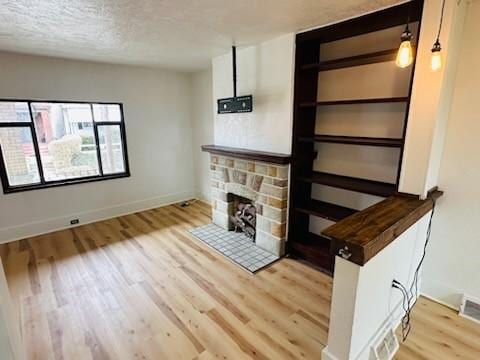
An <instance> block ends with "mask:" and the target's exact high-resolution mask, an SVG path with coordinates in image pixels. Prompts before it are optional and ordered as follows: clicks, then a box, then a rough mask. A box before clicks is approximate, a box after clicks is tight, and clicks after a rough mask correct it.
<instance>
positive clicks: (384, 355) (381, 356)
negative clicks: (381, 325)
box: [370, 328, 399, 360]
mask: <svg viewBox="0 0 480 360" xmlns="http://www.w3.org/2000/svg"><path fill="white" fill-rule="evenodd" d="M398 348H399V344H398V340H397V337H396V336H395V333H394V332H393V329H392V328H387V329H386V332H384V333H383V336H382V337H380V339H379V340H378V341H377V342H376V343H375V345H374V346H372V351H371V353H370V354H371V356H370V359H371V360H391V359H393V356H394V355H395V353H396V352H397V350H398Z"/></svg>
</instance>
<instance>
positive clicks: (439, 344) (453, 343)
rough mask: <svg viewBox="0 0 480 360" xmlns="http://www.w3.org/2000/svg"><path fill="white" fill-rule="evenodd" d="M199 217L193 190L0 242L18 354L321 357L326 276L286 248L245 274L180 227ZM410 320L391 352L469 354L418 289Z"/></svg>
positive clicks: (467, 336)
mask: <svg viewBox="0 0 480 360" xmlns="http://www.w3.org/2000/svg"><path fill="white" fill-rule="evenodd" d="M208 222H210V207H209V205H206V204H204V203H201V202H196V203H194V204H192V205H191V206H190V207H188V208H181V207H178V206H174V205H172V206H167V207H163V208H158V209H154V210H150V211H145V212H142V213H137V214H132V215H127V216H123V217H119V218H115V219H111V220H106V221H102V222H98V223H95V224H90V225H84V226H80V227H76V228H73V229H69V230H64V231H58V232H55V233H51V234H48V235H43V236H38V237H33V238H29V239H24V240H20V241H17V242H13V243H10V244H8V245H2V246H0V254H1V255H2V258H3V261H4V267H5V271H6V275H7V279H8V283H9V287H10V291H11V294H12V297H13V300H14V304H16V306H17V308H16V312H17V313H18V316H19V319H20V322H21V329H22V335H23V338H24V343H25V348H26V350H27V355H28V358H29V359H42V360H43V359H56V360H59V359H94V360H96V359H199V360H206V359H251V358H254V359H320V356H321V351H322V349H323V347H324V346H325V344H326V342H327V332H328V321H329V313H330V300H331V287H332V279H331V278H330V277H329V276H327V275H325V274H322V273H320V272H318V271H316V270H314V269H312V268H310V267H308V266H306V265H304V264H302V263H299V262H297V261H294V260H290V259H283V260H281V261H279V262H277V263H275V264H274V265H272V266H271V267H270V268H268V269H266V270H263V271H261V272H260V273H258V274H257V275H255V276H252V275H250V274H248V273H247V272H245V271H244V270H242V269H240V268H239V267H237V266H235V265H233V264H232V263H230V262H229V261H228V260H226V259H225V258H223V257H222V256H221V255H218V254H217V253H216V252H214V251H212V250H210V249H209V248H208V247H206V246H204V245H203V244H202V243H200V242H199V241H198V240H196V239H194V238H192V237H191V236H190V235H189V234H188V233H187V232H186V230H187V229H190V228H192V227H194V226H199V225H202V224H206V223H208ZM413 321H414V323H413V330H412V331H413V332H412V335H411V337H410V338H409V339H408V341H407V343H406V344H404V345H403V346H402V349H401V351H400V352H399V354H398V359H417V358H418V359H444V358H445V359H448V358H455V357H457V358H461V359H478V358H480V326H478V325H476V324H473V323H471V322H468V321H467V320H464V319H461V318H458V317H457V316H456V314H455V313H454V312H453V311H451V310H449V309H447V308H444V307H442V306H440V305H437V304H435V303H432V302H430V301H428V300H426V299H421V300H420V302H419V305H418V306H417V308H416V309H415V312H414V320H413ZM428 354H431V355H432V356H430V355H428ZM446 356H447V357H446Z"/></svg>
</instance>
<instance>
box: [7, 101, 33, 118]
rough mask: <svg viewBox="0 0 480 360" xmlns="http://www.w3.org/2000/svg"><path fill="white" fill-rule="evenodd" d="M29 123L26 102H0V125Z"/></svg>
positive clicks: (28, 111)
mask: <svg viewBox="0 0 480 360" xmlns="http://www.w3.org/2000/svg"><path fill="white" fill-rule="evenodd" d="M6 122H30V110H29V109H28V103H26V102H4V101H1V102H0V123H6Z"/></svg>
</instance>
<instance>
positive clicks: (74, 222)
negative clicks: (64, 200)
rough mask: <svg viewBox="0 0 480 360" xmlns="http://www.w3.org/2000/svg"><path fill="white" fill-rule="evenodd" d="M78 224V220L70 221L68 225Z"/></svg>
mask: <svg viewBox="0 0 480 360" xmlns="http://www.w3.org/2000/svg"><path fill="white" fill-rule="evenodd" d="M79 223H80V220H78V219H73V220H70V225H77V224H79Z"/></svg>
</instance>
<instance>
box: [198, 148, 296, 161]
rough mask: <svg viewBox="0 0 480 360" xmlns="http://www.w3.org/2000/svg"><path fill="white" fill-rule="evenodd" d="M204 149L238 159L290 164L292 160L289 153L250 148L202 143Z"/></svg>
mask: <svg viewBox="0 0 480 360" xmlns="http://www.w3.org/2000/svg"><path fill="white" fill-rule="evenodd" d="M202 150H203V151H206V152H209V153H211V154H216V155H222V156H230V157H235V158H237V159H245V160H251V161H261V162H267V163H270V164H279V165H286V164H290V161H291V155H288V154H280V153H272V152H266V151H257V150H248V149H241V148H234V147H228V146H218V145H202Z"/></svg>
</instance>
